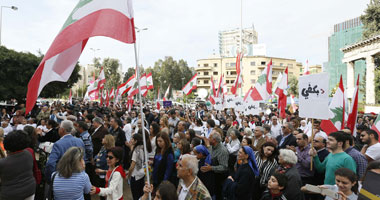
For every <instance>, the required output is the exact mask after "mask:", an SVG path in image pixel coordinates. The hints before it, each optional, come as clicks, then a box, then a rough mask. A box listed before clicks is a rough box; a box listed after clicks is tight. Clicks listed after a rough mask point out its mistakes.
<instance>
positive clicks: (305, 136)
mask: <svg viewBox="0 0 380 200" xmlns="http://www.w3.org/2000/svg"><path fill="white" fill-rule="evenodd" d="M299 134H302V139H304V140H308V139H309V137H307V135H306V134H305V133H299Z"/></svg>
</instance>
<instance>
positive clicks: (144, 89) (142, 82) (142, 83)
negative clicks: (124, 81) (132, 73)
mask: <svg viewBox="0 0 380 200" xmlns="http://www.w3.org/2000/svg"><path fill="white" fill-rule="evenodd" d="M133 83H134V84H133V85H132V87H131V89H130V90H129V92H128V96H129V97H133V96H135V95H136V94H138V93H139V85H138V84H139V83H138V82H137V81H136V79H135V81H134V82H133ZM131 84H132V82H131ZM140 87H141V94H142V95H143V96H144V97H145V96H146V95H147V94H148V90H147V86H146V74H145V73H144V74H143V75H141V77H140Z"/></svg>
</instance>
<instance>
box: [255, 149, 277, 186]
mask: <svg viewBox="0 0 380 200" xmlns="http://www.w3.org/2000/svg"><path fill="white" fill-rule="evenodd" d="M255 158H256V164H257V167H258V168H259V172H260V184H261V185H266V184H267V183H268V180H269V176H270V175H271V172H272V170H273V169H276V168H277V166H278V164H277V161H276V159H273V161H270V160H268V159H267V160H266V161H264V160H262V159H261V157H260V153H259V152H258V151H255Z"/></svg>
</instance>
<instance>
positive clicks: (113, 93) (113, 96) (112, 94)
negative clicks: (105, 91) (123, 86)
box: [108, 88, 115, 100]
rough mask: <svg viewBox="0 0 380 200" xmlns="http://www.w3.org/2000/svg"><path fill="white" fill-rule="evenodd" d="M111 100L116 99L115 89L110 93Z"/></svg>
mask: <svg viewBox="0 0 380 200" xmlns="http://www.w3.org/2000/svg"><path fill="white" fill-rule="evenodd" d="M108 96H109V98H110V99H111V100H112V99H113V98H115V91H114V89H113V88H112V89H111V91H110V94H109V95H108Z"/></svg>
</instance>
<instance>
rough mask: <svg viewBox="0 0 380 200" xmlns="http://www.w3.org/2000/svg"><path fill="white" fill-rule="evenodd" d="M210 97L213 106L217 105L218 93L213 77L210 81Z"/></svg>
mask: <svg viewBox="0 0 380 200" xmlns="http://www.w3.org/2000/svg"><path fill="white" fill-rule="evenodd" d="M210 84H211V86H210V96H209V100H210V102H211V103H212V105H214V104H215V99H214V98H215V95H216V91H215V84H214V78H213V76H211V81H210Z"/></svg>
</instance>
